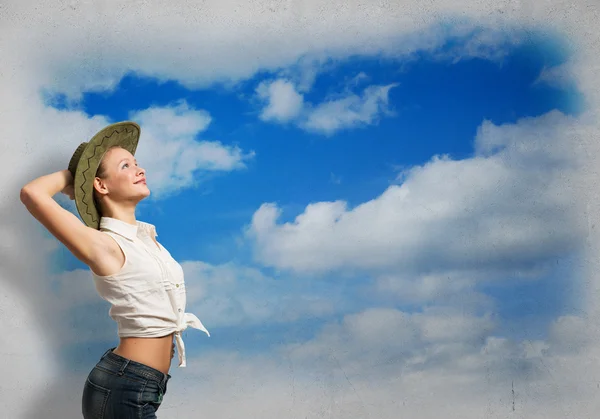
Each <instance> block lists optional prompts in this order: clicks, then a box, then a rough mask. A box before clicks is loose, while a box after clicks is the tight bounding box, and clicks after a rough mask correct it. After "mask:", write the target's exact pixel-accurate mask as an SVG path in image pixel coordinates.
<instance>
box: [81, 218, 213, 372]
mask: <svg viewBox="0 0 600 419" xmlns="http://www.w3.org/2000/svg"><path fill="white" fill-rule="evenodd" d="M100 231H102V232H104V233H106V234H108V235H110V236H111V237H112V238H113V239H114V240H115V241H116V242H117V244H118V245H119V246H120V247H121V249H122V250H123V254H124V255H125V263H124V265H123V267H122V268H121V270H120V271H119V272H118V273H116V274H114V275H110V276H100V275H96V274H95V273H93V272H92V275H93V277H94V282H95V284H96V290H97V291H98V294H99V295H100V297H102V298H103V299H104V300H106V301H107V302H109V303H110V304H111V308H110V311H109V315H110V316H111V317H112V318H113V320H115V321H116V323H117V326H118V334H119V337H161V336H166V335H169V334H171V333H175V342H176V345H177V353H178V356H179V366H180V367H185V366H186V357H185V345H184V344H183V339H182V338H181V332H183V331H184V330H185V329H186V328H187V327H192V328H195V329H199V330H202V331H203V332H205V333H206V334H207V335H208V336H210V333H209V332H208V330H206V328H205V327H204V325H203V324H202V322H201V321H200V320H199V319H198V318H197V317H196V316H195V315H193V314H191V313H186V312H185V305H186V292H185V281H184V277H183V269H182V268H181V265H180V264H179V263H177V262H176V261H175V259H173V258H172V257H171V254H170V253H169V252H168V251H167V249H165V248H164V247H163V246H162V245H160V243H159V245H158V246H157V244H156V243H155V242H154V240H153V238H155V237H157V234H156V229H155V227H154V226H153V225H151V224H148V223H144V222H141V221H138V222H137V225H131V224H128V223H125V222H123V221H120V220H117V219H114V218H108V217H102V219H101V220H100Z"/></svg>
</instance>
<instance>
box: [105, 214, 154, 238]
mask: <svg viewBox="0 0 600 419" xmlns="http://www.w3.org/2000/svg"><path fill="white" fill-rule="evenodd" d="M100 230H108V231H112V232H114V233H117V234H119V235H120V236H123V237H125V238H126V239H129V240H131V241H133V240H134V239H135V238H136V237H137V236H138V234H140V233H142V234H145V235H148V236H150V237H157V236H158V234H157V233H156V228H155V227H154V226H153V225H152V224H149V223H145V222H143V221H136V224H135V225H133V224H129V223H126V222H124V221H121V220H117V219H116V218H110V217H102V218H101V219H100Z"/></svg>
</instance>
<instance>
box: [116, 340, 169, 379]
mask: <svg viewBox="0 0 600 419" xmlns="http://www.w3.org/2000/svg"><path fill="white" fill-rule="evenodd" d="M113 353H115V354H117V355H119V356H122V357H123V358H127V359H129V360H131V361H135V362H139V363H140V364H144V365H147V366H149V367H151V368H154V369H156V370H159V371H161V372H163V373H164V374H168V372H169V368H170V367H171V358H172V355H173V334H170V335H167V336H163V337H159V338H121V339H120V342H119V346H117V348H116V349H115V350H114V351H113Z"/></svg>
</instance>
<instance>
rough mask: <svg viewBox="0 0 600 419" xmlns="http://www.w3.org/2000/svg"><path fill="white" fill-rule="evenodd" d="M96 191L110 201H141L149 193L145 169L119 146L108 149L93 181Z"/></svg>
mask: <svg viewBox="0 0 600 419" xmlns="http://www.w3.org/2000/svg"><path fill="white" fill-rule="evenodd" d="M94 186H95V188H96V190H97V191H98V193H99V194H100V195H102V196H109V197H110V199H111V200H112V201H115V202H119V201H136V202H138V201H141V200H142V199H144V198H146V197H147V196H148V195H150V189H148V186H147V185H146V171H145V170H144V169H142V168H141V167H139V166H138V165H137V161H136V159H135V157H134V156H133V155H132V154H131V153H130V152H129V151H127V150H125V149H124V148H121V147H115V148H111V149H110V150H108V152H107V153H106V154H105V155H104V158H103V159H102V164H101V170H100V171H99V173H98V177H96V180H95V182H94Z"/></svg>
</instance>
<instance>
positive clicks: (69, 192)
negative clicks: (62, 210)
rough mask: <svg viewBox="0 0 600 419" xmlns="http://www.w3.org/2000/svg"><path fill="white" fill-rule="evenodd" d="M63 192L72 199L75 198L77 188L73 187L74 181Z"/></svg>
mask: <svg viewBox="0 0 600 419" xmlns="http://www.w3.org/2000/svg"><path fill="white" fill-rule="evenodd" d="M61 192H62V193H64V194H65V195H67V196H68V197H69V199H70V200H71V201H73V200H75V189H74V188H73V184H72V183H71V184H69V185H67V186H65V188H64V189H63V190H62V191H61Z"/></svg>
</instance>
